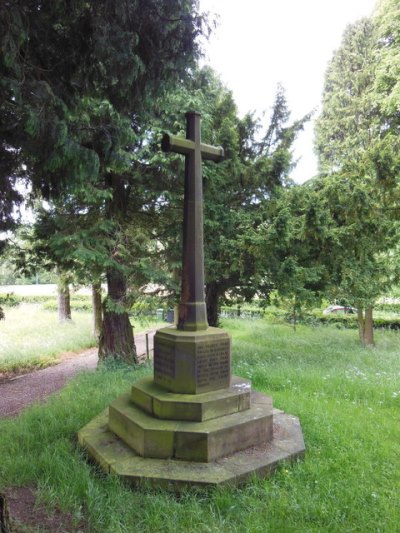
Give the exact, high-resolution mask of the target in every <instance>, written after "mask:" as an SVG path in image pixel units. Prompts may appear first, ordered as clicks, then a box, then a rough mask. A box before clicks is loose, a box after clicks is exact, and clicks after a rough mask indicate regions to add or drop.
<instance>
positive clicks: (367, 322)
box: [357, 306, 375, 346]
mask: <svg viewBox="0 0 400 533" xmlns="http://www.w3.org/2000/svg"><path fill="white" fill-rule="evenodd" d="M357 320H358V335H359V337H360V343H361V344H362V346H374V344H375V341H374V321H373V307H372V306H369V307H367V308H366V309H365V314H364V309H363V308H362V307H360V306H358V310H357Z"/></svg>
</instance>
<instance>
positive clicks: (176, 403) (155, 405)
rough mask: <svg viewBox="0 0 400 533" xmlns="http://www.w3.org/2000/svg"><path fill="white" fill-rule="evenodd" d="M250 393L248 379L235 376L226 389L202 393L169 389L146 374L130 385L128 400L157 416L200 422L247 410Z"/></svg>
mask: <svg viewBox="0 0 400 533" xmlns="http://www.w3.org/2000/svg"><path fill="white" fill-rule="evenodd" d="M250 395H251V384H250V381H249V380H246V379H243V378H240V377H236V376H233V377H232V379H231V386H230V387H229V388H227V389H220V390H217V391H211V392H204V393H201V394H176V393H173V392H169V391H167V390H165V389H164V388H163V387H160V386H159V385H157V384H155V383H154V381H153V379H152V378H151V377H146V378H143V379H141V380H139V381H137V382H136V383H134V384H133V385H132V393H131V399H132V402H133V403H134V404H135V405H137V406H138V407H140V408H141V409H143V410H144V411H146V412H147V413H149V414H151V415H153V416H155V417H157V418H161V419H167V420H191V421H194V422H202V421H205V420H211V419H213V418H217V417H220V416H225V415H229V414H232V413H237V412H239V411H244V410H246V409H249V408H250Z"/></svg>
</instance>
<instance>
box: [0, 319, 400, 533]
mask: <svg viewBox="0 0 400 533" xmlns="http://www.w3.org/2000/svg"><path fill="white" fill-rule="evenodd" d="M224 325H225V327H226V328H227V329H229V330H230V331H231V333H232V335H233V355H234V372H235V373H237V374H239V375H242V376H244V377H249V378H251V379H252V381H253V386H254V388H257V389H258V390H261V391H264V392H265V393H267V394H271V395H272V396H273V400H274V404H275V406H276V407H278V408H280V409H284V410H285V411H287V412H289V413H291V414H294V415H297V416H299V417H300V420H301V423H302V427H303V431H304V437H305V441H306V447H307V452H306V458H305V460H304V461H300V462H297V463H295V464H291V465H289V464H282V465H281V466H280V467H279V468H278V471H277V473H276V474H275V475H274V476H273V477H271V478H269V479H267V480H257V479H254V480H253V481H252V482H251V483H249V484H247V485H246V486H244V487H243V488H240V489H232V488H220V489H215V490H208V491H206V490H203V491H199V490H197V491H195V490H189V491H187V492H185V493H184V494H183V495H181V496H180V497H179V498H178V497H176V496H174V495H173V494H169V493H164V492H162V491H152V490H131V489H129V488H127V487H125V486H124V485H123V484H122V483H120V481H119V480H118V479H115V478H113V477H108V476H105V475H103V474H102V473H101V472H100V471H99V470H98V469H97V468H96V467H94V466H92V465H89V464H88V463H87V462H86V460H85V457H84V455H83V453H82V452H81V451H80V450H79V448H78V447H77V444H76V432H77V430H78V429H79V428H81V427H82V426H83V425H84V424H86V423H87V422H88V421H89V420H91V419H92V418H93V417H94V416H95V415H97V414H98V413H99V412H100V411H101V410H102V409H103V408H104V407H105V406H106V405H107V404H108V403H109V402H110V401H111V400H113V399H114V398H115V397H116V396H117V395H118V394H119V393H120V392H122V391H124V390H126V389H127V388H129V386H130V385H131V383H132V382H133V381H134V380H135V379H138V378H139V377H141V376H143V375H144V374H145V373H149V372H151V368H150V367H149V366H147V367H146V366H144V367H141V368H140V369H136V370H132V369H129V368H127V367H119V368H114V369H111V370H108V371H106V370H100V371H97V372H94V373H85V374H82V375H80V376H79V377H78V378H76V379H74V380H73V381H72V382H70V383H69V385H68V386H67V387H66V388H65V389H64V390H63V391H62V392H61V393H60V394H59V395H56V396H54V397H52V398H51V399H50V400H49V402H48V403H47V404H46V405H45V406H43V405H42V406H34V407H32V408H30V409H29V410H27V411H26V412H24V413H23V414H22V415H21V416H20V417H19V418H17V419H15V420H2V421H0V457H1V461H0V491H1V489H2V488H4V487H6V486H12V485H17V486H23V485H35V486H37V487H38V488H39V493H40V496H41V498H42V500H43V502H45V504H46V505H48V506H49V507H52V506H55V505H57V506H60V507H61V509H62V510H65V511H68V512H70V513H72V514H73V515H74V516H75V517H76V519H77V520H79V518H80V517H81V516H82V515H84V516H86V517H87V518H88V520H89V523H90V531H93V532H102V533H122V532H124V533H133V532H139V533H141V532H149V533H150V532H151V533H155V532H173V533H181V532H182V533H187V532H193V533H203V532H204V533H205V532H215V533H217V532H218V533H221V532H223V533H231V532H232V533H243V532H257V533H265V532H274V533H275V532H284V533H286V532H296V533H297V532H320V531H326V532H337V531H340V532H342V531H343V532H350V531H359V532H378V531H380V532H396V531H399V530H400V529H399V528H400V526H399V524H400V504H399V494H400V356H399V352H400V350H399V340H400V335H399V333H395V332H378V333H377V347H376V348H374V349H361V348H360V347H359V346H358V344H357V332H356V331H354V330H342V329H337V328H335V327H332V326H324V327H318V328H314V329H312V328H310V327H305V326H300V327H299V328H298V331H297V333H294V332H293V331H292V329H291V328H290V327H288V326H284V325H269V324H267V323H266V322H264V321H263V320H259V321H248V322H246V321H239V320H238V321H234V320H229V321H228V320H227V321H226V322H225V324H224Z"/></svg>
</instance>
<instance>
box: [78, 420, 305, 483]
mask: <svg viewBox="0 0 400 533" xmlns="http://www.w3.org/2000/svg"><path fill="white" fill-rule="evenodd" d="M273 417H274V424H273V438H272V440H270V441H268V442H265V443H261V444H259V445H257V446H251V447H249V448H247V449H245V450H242V451H240V452H236V453H234V454H232V455H228V456H226V457H221V458H220V459H218V460H215V461H212V462H208V463H204V462H192V461H182V460H176V459H151V458H144V457H140V456H139V455H137V454H136V453H135V452H134V451H133V450H132V448H130V447H129V446H128V445H127V444H125V443H124V442H123V441H122V440H121V439H120V438H119V437H117V436H116V435H115V434H114V433H112V432H111V431H110V430H109V429H108V413H107V410H106V411H104V412H103V413H102V414H100V415H99V416H97V417H96V418H95V419H93V420H92V421H91V422H90V423H89V424H87V425H86V426H85V427H84V428H82V429H81V430H80V431H79V433H78V438H79V442H80V444H81V446H82V447H84V448H85V449H86V451H87V453H88V455H89V456H90V457H91V458H92V459H93V460H94V461H95V462H96V463H97V464H99V465H100V466H101V467H102V468H103V470H104V471H105V472H107V473H110V474H116V475H118V476H120V477H121V478H122V479H123V480H125V481H126V482H128V483H130V484H133V485H135V486H137V485H139V486H141V485H144V486H148V485H151V486H154V487H162V488H165V489H169V490H176V491H179V490H181V489H183V488H185V487H187V486H203V487H204V486H217V485H240V484H242V483H244V482H246V481H248V480H249V479H250V478H251V477H252V476H253V475H254V474H255V475H258V476H260V477H267V476H269V475H270V474H271V473H272V472H273V471H274V470H275V468H276V466H277V465H278V463H279V462H281V461H283V460H294V459H296V458H299V457H302V456H303V455H304V450H305V447H304V440H303V435H302V431H301V427H300V423H299V420H298V418H296V417H294V416H291V415H287V414H285V413H282V412H281V411H278V410H274V414H273Z"/></svg>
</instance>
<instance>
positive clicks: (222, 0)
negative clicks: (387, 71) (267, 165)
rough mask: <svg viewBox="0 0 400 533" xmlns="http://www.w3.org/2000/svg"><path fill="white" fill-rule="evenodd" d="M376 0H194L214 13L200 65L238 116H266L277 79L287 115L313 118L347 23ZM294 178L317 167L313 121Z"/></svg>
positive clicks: (299, 147)
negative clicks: (228, 94)
mask: <svg viewBox="0 0 400 533" xmlns="http://www.w3.org/2000/svg"><path fill="white" fill-rule="evenodd" d="M375 3H376V0H200V8H201V10H202V11H209V12H210V13H215V14H217V15H218V16H219V22H218V26H217V28H216V29H215V30H214V33H213V35H212V37H211V39H210V40H209V42H208V43H206V45H205V54H206V57H205V62H206V63H207V64H209V65H210V66H211V67H213V68H214V70H216V71H217V72H218V73H219V74H220V76H221V78H222V80H223V82H224V83H225V84H226V86H227V87H228V88H229V89H230V90H231V91H232V92H233V96H234V99H235V101H236V104H237V105H238V109H239V113H240V115H241V116H243V115H244V114H245V113H246V112H248V111H255V112H256V114H257V115H259V116H261V114H262V113H263V112H266V113H267V115H266V121H265V123H268V121H267V117H268V116H269V113H270V110H271V106H272V105H273V102H274V97H275V93H276V88H277V85H278V84H279V83H281V84H282V85H283V87H284V88H285V90H286V97H287V101H288V107H289V109H290V110H291V112H292V115H291V119H299V118H301V117H303V116H304V115H306V114H307V113H309V112H310V111H312V110H316V114H315V116H317V115H318V111H319V110H320V104H321V99H322V91H323V83H324V75H325V72H326V69H327V66H328V62H329V60H330V59H331V58H332V54H333V52H334V50H336V49H337V48H338V47H339V46H340V43H341V39H342V35H343V31H344V30H345V28H346V26H347V25H348V24H350V23H352V22H355V21H356V20H359V19H360V18H362V17H364V16H370V15H371V14H372V12H373V9H374V6H375ZM295 158H296V159H299V161H298V164H297V167H296V169H295V170H294V171H293V172H292V176H291V177H292V178H293V179H294V180H295V181H296V182H297V183H302V182H304V181H306V180H307V179H309V178H311V177H313V176H314V175H315V174H316V172H317V161H316V157H315V155H314V152H313V123H312V122H311V123H310V124H309V125H308V126H307V127H306V129H305V131H304V132H302V133H300V135H299V138H298V140H297V141H296V145H295Z"/></svg>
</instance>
